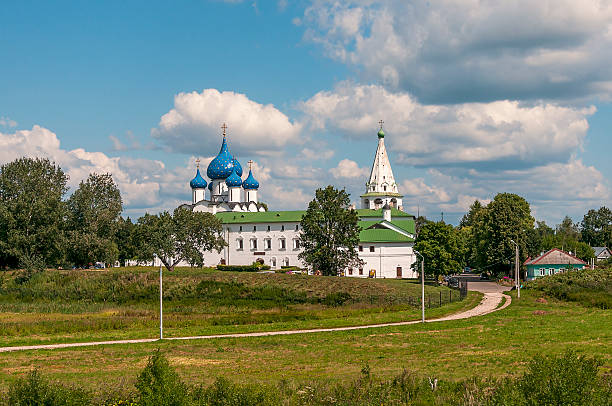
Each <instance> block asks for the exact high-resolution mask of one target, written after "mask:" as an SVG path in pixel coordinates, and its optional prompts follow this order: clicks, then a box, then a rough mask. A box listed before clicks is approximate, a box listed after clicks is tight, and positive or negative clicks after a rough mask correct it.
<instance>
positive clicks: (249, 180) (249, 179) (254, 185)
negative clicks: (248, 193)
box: [242, 170, 259, 190]
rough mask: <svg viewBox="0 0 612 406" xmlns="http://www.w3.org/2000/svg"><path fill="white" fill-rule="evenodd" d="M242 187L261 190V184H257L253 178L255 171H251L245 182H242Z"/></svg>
mask: <svg viewBox="0 0 612 406" xmlns="http://www.w3.org/2000/svg"><path fill="white" fill-rule="evenodd" d="M242 187H243V188H244V189H254V190H257V189H259V182H257V181H256V180H255V178H254V177H253V171H251V170H250V171H249V176H247V178H246V179H245V180H244V182H242Z"/></svg>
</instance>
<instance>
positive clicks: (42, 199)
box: [0, 157, 225, 270]
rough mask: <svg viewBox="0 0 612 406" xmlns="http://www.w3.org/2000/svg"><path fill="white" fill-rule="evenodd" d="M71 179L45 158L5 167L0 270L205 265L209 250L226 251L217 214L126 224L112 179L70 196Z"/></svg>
mask: <svg viewBox="0 0 612 406" xmlns="http://www.w3.org/2000/svg"><path fill="white" fill-rule="evenodd" d="M68 180H69V179H68V175H67V174H66V173H65V172H64V171H63V170H62V168H60V167H59V166H58V165H57V164H55V163H54V162H51V161H50V160H48V159H46V158H25V157H24V158H19V159H16V160H14V161H12V162H10V163H7V164H4V165H2V166H0V267H1V268H3V269H7V268H25V269H28V270H35V269H43V268H45V267H73V266H74V267H87V266H91V265H92V264H94V263H96V262H103V263H105V264H113V263H115V262H116V261H121V262H123V261H125V260H128V259H134V260H139V261H150V260H152V259H153V258H154V257H158V258H160V259H161V261H162V263H164V265H165V266H166V267H167V268H168V269H170V270H171V269H173V268H174V266H175V265H176V263H178V262H180V261H183V260H184V261H187V262H188V263H190V264H191V265H195V266H202V265H203V264H204V258H203V251H209V250H212V249H216V250H221V249H222V248H223V246H224V245H225V241H224V240H223V238H222V227H221V223H220V221H219V220H218V219H216V218H215V217H214V216H213V215H211V214H210V213H194V212H192V211H191V210H184V209H176V210H175V211H174V212H173V213H169V212H167V211H164V212H162V213H159V214H156V215H151V214H145V215H144V216H143V217H141V218H139V219H138V220H137V221H136V222H133V221H132V220H131V219H130V218H129V217H128V218H125V219H124V218H123V217H121V213H122V211H123V201H122V198H121V192H120V191H119V188H118V187H117V184H116V183H115V182H114V180H113V177H112V175H111V174H108V173H106V174H97V173H92V174H89V176H88V177H87V179H85V180H83V181H81V182H80V183H79V186H78V187H77V188H76V189H75V190H74V191H73V192H72V194H70V195H68V191H69V188H68Z"/></svg>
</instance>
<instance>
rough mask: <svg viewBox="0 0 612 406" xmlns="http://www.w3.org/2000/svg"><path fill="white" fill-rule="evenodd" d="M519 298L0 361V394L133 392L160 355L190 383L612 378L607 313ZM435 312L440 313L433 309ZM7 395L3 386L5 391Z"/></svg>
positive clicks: (536, 296) (525, 294) (528, 295)
mask: <svg viewBox="0 0 612 406" xmlns="http://www.w3.org/2000/svg"><path fill="white" fill-rule="evenodd" d="M541 295H542V293H541V292H537V291H533V290H524V291H522V297H521V299H519V300H517V299H516V298H515V297H514V298H513V302H512V304H511V305H510V306H509V307H508V308H506V309H504V310H501V311H498V312H494V313H491V314H488V315H486V316H480V317H476V318H472V319H466V320H456V321H448V322H440V323H431V324H426V325H420V324H417V325H409V326H396V327H385V328H377V329H365V330H357V331H347V332H329V333H319V334H305V335H293V336H275V337H261V338H241V339H212V340H201V341H190V342H169V341H164V342H160V343H154V344H137V345H116V346H105V347H91V348H80V349H62V350H44V351H27V352H17V353H4V354H0V371H1V372H0V374H1V375H0V380H1V381H2V382H3V385H7V384H8V382H10V381H12V380H13V379H15V377H16V376H19V375H22V374H25V373H26V372H28V371H30V370H32V368H34V367H37V368H39V369H40V371H41V372H42V373H44V374H45V375H47V376H49V377H50V378H51V379H53V380H59V381H61V382H65V383H71V384H78V385H81V386H84V387H87V388H91V389H95V390H97V391H100V392H109V391H114V392H117V391H121V390H122V388H127V387H132V386H131V385H132V383H133V380H134V379H135V377H136V375H137V374H138V372H139V371H140V370H141V369H142V368H143V367H144V365H145V363H146V361H147V358H148V356H150V354H151V353H152V352H153V351H154V350H155V349H157V348H159V349H161V351H162V352H163V353H164V354H165V355H166V356H167V358H168V359H169V361H170V363H171V365H173V366H174V367H175V368H176V369H177V371H178V372H179V374H180V375H181V376H182V377H183V379H185V380H186V381H187V382H198V383H210V382H213V381H214V380H215V379H216V378H217V377H227V378H228V379H230V380H231V381H235V382H240V383H268V384H276V383H279V382H282V381H289V382H298V383H308V382H312V381H316V380H318V379H331V380H336V381H347V380H353V379H355V378H356V377H358V376H360V374H361V370H362V369H363V368H364V366H365V365H368V366H369V369H370V371H371V373H372V374H375V375H376V376H377V377H381V378H390V377H393V376H396V375H397V374H399V373H400V372H401V371H402V369H403V368H406V369H407V370H408V371H412V372H414V373H415V374H417V375H418V376H432V377H438V378H440V379H444V380H462V379H466V378H469V377H500V376H507V375H510V374H518V373H522V372H524V370H525V367H526V364H527V362H528V361H529V360H530V359H531V358H532V357H533V356H534V355H538V354H544V355H552V354H562V353H563V352H564V351H565V350H567V349H575V350H576V351H577V352H578V353H579V354H588V355H590V356H593V355H595V356H599V357H601V358H602V359H603V360H604V367H603V369H602V370H601V373H602V374H611V373H612V312H610V311H609V310H602V309H597V308H592V307H584V306H582V305H580V304H577V303H573V302H562V301H559V300H557V299H554V298H550V297H546V298H542V296H541ZM438 310H440V309H438ZM4 387H6V386H4Z"/></svg>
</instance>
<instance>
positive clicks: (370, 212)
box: [357, 207, 414, 218]
mask: <svg viewBox="0 0 612 406" xmlns="http://www.w3.org/2000/svg"><path fill="white" fill-rule="evenodd" d="M357 215H358V216H359V217H380V218H383V212H382V209H357ZM393 217H414V216H413V215H412V214H408V213H406V212H403V211H401V210H398V209H396V208H395V207H392V208H391V218H393Z"/></svg>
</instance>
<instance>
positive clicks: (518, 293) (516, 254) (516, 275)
mask: <svg viewBox="0 0 612 406" xmlns="http://www.w3.org/2000/svg"><path fill="white" fill-rule="evenodd" d="M510 241H511V242H512V243H513V244H514V283H515V286H516V297H517V299H520V298H521V280H520V274H519V246H518V244H517V243H516V242H514V240H510Z"/></svg>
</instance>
